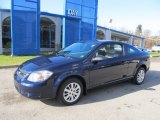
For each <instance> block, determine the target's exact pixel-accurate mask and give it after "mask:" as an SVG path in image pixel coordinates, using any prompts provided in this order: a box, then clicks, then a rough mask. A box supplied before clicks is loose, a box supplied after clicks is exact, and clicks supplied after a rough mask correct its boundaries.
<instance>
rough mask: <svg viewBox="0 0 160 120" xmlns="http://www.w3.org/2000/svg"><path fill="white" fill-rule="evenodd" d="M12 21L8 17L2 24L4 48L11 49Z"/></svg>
mask: <svg viewBox="0 0 160 120" xmlns="http://www.w3.org/2000/svg"><path fill="white" fill-rule="evenodd" d="M10 23H11V19H10V17H7V18H6V19H4V20H3V22H2V42H3V48H11V25H10Z"/></svg>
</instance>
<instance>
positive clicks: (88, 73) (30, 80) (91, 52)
mask: <svg viewBox="0 0 160 120" xmlns="http://www.w3.org/2000/svg"><path fill="white" fill-rule="evenodd" d="M149 67H150V55H149V53H148V52H146V51H142V50H139V49H137V48H135V47H134V46H132V45H129V44H127V43H122V42H115V41H104V40H103V41H91V42H78V43H74V44H72V45H71V46H68V47H66V48H64V49H63V50H61V51H60V52H58V53H57V55H52V56H43V57H38V58H35V59H32V60H29V61H26V62H25V63H23V64H22V65H21V66H19V68H18V69H17V70H16V72H15V74H14V83H15V88H16V89H17V91H18V92H19V93H21V94H22V95H24V96H26V97H29V98H38V99H42V98H57V100H58V101H59V102H61V103H63V104H66V105H72V104H75V103H76V102H78V100H79V99H80V98H81V96H82V95H83V94H86V93H87V91H88V90H89V89H92V88H95V87H98V86H102V85H106V84H110V83H115V82H119V81H124V80H132V81H133V82H134V83H135V84H137V85H140V84H142V83H143V82H144V80H145V74H146V72H147V71H148V70H149Z"/></svg>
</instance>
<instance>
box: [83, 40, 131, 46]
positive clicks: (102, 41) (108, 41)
mask: <svg viewBox="0 0 160 120" xmlns="http://www.w3.org/2000/svg"><path fill="white" fill-rule="evenodd" d="M80 43H93V44H94V43H95V44H104V43H119V44H125V45H130V44H128V43H124V42H120V41H114V40H93V41H91V40H86V41H80Z"/></svg>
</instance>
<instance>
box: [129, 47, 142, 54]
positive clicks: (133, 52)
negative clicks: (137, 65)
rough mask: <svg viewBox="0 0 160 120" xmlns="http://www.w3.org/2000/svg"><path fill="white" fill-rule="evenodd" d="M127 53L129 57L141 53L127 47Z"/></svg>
mask: <svg viewBox="0 0 160 120" xmlns="http://www.w3.org/2000/svg"><path fill="white" fill-rule="evenodd" d="M126 52H127V53H126V54H127V55H132V54H135V53H137V52H139V51H138V50H137V49H136V48H134V47H131V46H127V48H126Z"/></svg>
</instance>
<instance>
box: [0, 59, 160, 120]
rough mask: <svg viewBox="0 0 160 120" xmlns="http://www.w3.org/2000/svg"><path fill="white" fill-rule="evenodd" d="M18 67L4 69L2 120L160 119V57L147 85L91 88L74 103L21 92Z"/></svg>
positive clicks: (0, 96) (0, 76) (154, 61)
mask: <svg viewBox="0 0 160 120" xmlns="http://www.w3.org/2000/svg"><path fill="white" fill-rule="evenodd" d="M14 71H15V69H0V81H1V83H0V120H160V58H152V63H151V68H150V71H149V72H148V73H147V75H146V80H145V83H144V84H143V85H141V86H137V85H133V84H131V83H130V82H125V83H120V84H116V85H112V86H106V87H102V88H99V89H94V90H90V91H89V92H88V95H87V96H83V97H82V99H81V100H80V101H79V103H78V104H76V105H74V106H61V105H59V104H58V103H57V102H56V101H52V100H41V101H40V100H31V99H28V98H25V97H23V96H21V95H20V94H19V93H18V92H17V91H16V90H15V88H14V84H13V73H14Z"/></svg>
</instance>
